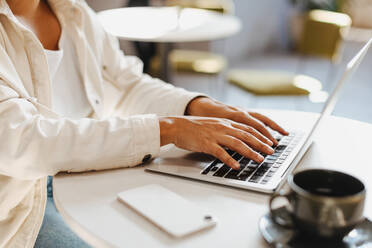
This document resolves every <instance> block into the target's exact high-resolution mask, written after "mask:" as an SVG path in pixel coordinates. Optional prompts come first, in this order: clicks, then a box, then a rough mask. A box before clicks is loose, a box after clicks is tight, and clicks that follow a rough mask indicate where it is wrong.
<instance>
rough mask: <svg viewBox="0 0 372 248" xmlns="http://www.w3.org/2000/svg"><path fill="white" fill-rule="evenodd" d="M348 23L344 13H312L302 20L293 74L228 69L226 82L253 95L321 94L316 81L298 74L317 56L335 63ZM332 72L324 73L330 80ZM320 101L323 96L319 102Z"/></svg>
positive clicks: (318, 83)
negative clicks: (298, 56) (311, 57)
mask: <svg viewBox="0 0 372 248" xmlns="http://www.w3.org/2000/svg"><path fill="white" fill-rule="evenodd" d="M350 24H351V20H350V18H349V17H348V16H347V15H346V14H342V13H336V12H331V11H324V10H312V11H310V12H308V13H307V14H306V15H305V17H304V26H303V30H302V35H301V38H300V41H299V43H298V44H297V51H298V52H299V53H300V54H301V56H302V57H301V59H300V61H299V63H298V66H297V70H296V72H295V73H289V72H278V71H252V70H246V71H242V70H232V71H230V72H229V73H228V80H229V81H230V82H231V83H233V84H236V85H238V86H240V87H243V88H244V89H246V90H248V91H250V92H252V93H254V94H266V95H267V94H280V95H283V94H288V95H293V94H294V95H301V94H312V93H314V94H315V93H319V94H321V95H324V94H325V92H321V91H320V90H321V89H322V84H321V82H320V81H319V80H317V79H315V78H312V77H309V76H305V75H301V74H300V73H301V69H302V67H303V66H302V64H303V63H304V60H305V58H306V57H307V56H317V57H323V58H326V59H328V60H329V61H330V62H331V63H336V62H338V61H339V60H340V58H341V44H342V41H343V38H344V36H345V35H346V33H347V32H348V28H349V27H350ZM331 72H332V70H329V71H328V73H327V75H328V76H327V81H330V80H331V74H332V73H331ZM314 99H315V98H314ZM320 101H324V97H323V98H322V100H320Z"/></svg>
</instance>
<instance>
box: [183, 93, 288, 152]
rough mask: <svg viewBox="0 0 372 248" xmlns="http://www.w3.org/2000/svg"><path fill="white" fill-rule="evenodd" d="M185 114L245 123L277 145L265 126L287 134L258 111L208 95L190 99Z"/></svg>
mask: <svg viewBox="0 0 372 248" xmlns="http://www.w3.org/2000/svg"><path fill="white" fill-rule="evenodd" d="M186 115H193V116H205V117H217V118H225V119H229V120H232V121H235V122H238V123H242V124H245V125H247V126H250V127H253V128H254V129H256V130H257V131H259V132H260V133H261V134H263V135H264V136H266V137H267V138H268V139H269V140H270V141H271V142H273V145H277V144H278V141H277V140H275V139H274V137H273V136H272V135H271V134H270V132H269V130H268V129H267V127H266V126H268V127H269V128H271V129H273V130H275V131H278V132H279V133H280V134H282V135H288V132H287V131H285V130H284V129H283V128H282V127H280V126H279V125H278V124H277V123H275V122H274V121H273V120H271V119H270V118H268V117H266V116H264V115H262V114H260V113H256V112H248V111H245V110H242V109H240V108H237V107H232V106H229V105H226V104H223V103H221V102H218V101H216V100H213V99H211V98H208V97H198V98H195V99H194V100H192V101H191V102H190V103H189V105H188V106H187V108H186Z"/></svg>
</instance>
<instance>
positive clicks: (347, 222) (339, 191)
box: [270, 169, 366, 238]
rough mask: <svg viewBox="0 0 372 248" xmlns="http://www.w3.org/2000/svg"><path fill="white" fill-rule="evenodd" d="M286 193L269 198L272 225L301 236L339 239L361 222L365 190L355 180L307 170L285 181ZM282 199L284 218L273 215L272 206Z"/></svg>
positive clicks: (329, 172)
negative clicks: (287, 189)
mask: <svg viewBox="0 0 372 248" xmlns="http://www.w3.org/2000/svg"><path fill="white" fill-rule="evenodd" d="M288 185H289V191H288V192H283V191H280V192H279V193H274V194H273V195H272V196H271V198H270V213H271V217H272V219H273V221H274V222H275V223H276V224H278V225H281V226H283V227H287V228H294V229H297V230H299V231H300V233H301V234H306V235H310V236H315V237H319V238H342V237H344V236H345V235H346V234H347V233H348V232H350V231H351V230H352V229H353V228H354V227H355V226H356V225H357V224H358V223H360V222H361V221H362V220H363V219H364V218H363V209H364V202H365V197H366V189H365V186H364V184H363V183H362V182H361V181H360V180H358V179H357V178H355V177H353V176H351V175H348V174H345V173H342V172H338V171H333V170H325V169H308V170H303V171H300V172H297V173H295V174H294V175H290V176H289V177H288ZM278 198H285V199H286V200H287V201H288V204H287V205H286V210H285V211H284V212H285V213H286V214H284V215H282V214H280V215H279V214H277V213H278V211H275V209H273V203H274V201H275V200H276V199H278Z"/></svg>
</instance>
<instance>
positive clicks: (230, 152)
mask: <svg viewBox="0 0 372 248" xmlns="http://www.w3.org/2000/svg"><path fill="white" fill-rule="evenodd" d="M226 152H227V153H228V154H229V155H230V156H232V155H233V154H234V153H235V152H234V151H233V150H230V149H226Z"/></svg>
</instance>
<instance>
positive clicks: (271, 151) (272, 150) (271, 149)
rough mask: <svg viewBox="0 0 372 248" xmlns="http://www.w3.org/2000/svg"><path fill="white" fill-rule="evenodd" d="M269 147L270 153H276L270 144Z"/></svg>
mask: <svg viewBox="0 0 372 248" xmlns="http://www.w3.org/2000/svg"><path fill="white" fill-rule="evenodd" d="M267 148H268V149H267V150H268V151H269V153H270V154H273V153H274V149H273V148H271V147H270V146H268V147H267Z"/></svg>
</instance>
